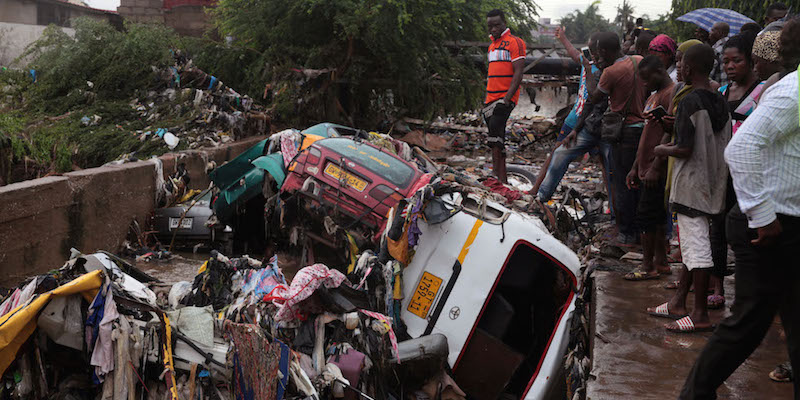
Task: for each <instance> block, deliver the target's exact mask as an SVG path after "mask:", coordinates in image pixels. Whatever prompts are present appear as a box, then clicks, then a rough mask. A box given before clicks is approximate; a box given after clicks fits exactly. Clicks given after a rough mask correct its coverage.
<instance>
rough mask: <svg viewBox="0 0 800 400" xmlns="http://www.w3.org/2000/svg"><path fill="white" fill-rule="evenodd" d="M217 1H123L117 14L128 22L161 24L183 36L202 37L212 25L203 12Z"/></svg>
mask: <svg viewBox="0 0 800 400" xmlns="http://www.w3.org/2000/svg"><path fill="white" fill-rule="evenodd" d="M216 3H217V1H216V0H121V1H120V6H119V8H117V12H119V14H120V15H121V16H122V17H123V18H125V19H126V20H129V21H132V22H139V23H161V24H165V25H167V26H169V27H171V28H172V29H175V31H176V32H178V33H179V34H181V35H186V36H201V35H202V34H203V33H204V32H205V31H206V29H207V28H208V27H209V25H210V23H209V20H208V16H207V15H206V14H205V11H204V10H203V9H204V8H205V7H213V6H214V5H216Z"/></svg>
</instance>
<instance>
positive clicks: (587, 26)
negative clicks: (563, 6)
mask: <svg viewBox="0 0 800 400" xmlns="http://www.w3.org/2000/svg"><path fill="white" fill-rule="evenodd" d="M599 8H600V2H599V1H595V2H594V3H592V4H589V6H587V7H586V10H584V11H581V10H575V11H573V12H571V13H569V14H567V15H566V16H565V17H564V18H561V26H563V27H564V31H565V32H566V34H567V38H569V40H570V41H572V42H575V43H586V42H588V41H589V36H591V35H592V33H594V32H603V31H611V30H613V29H614V27H613V25H612V24H611V21H609V20H608V19H606V18H604V17H603V16H602V15H600V11H599Z"/></svg>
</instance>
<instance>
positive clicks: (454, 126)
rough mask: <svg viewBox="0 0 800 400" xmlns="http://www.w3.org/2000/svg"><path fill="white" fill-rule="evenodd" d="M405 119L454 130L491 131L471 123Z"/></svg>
mask: <svg viewBox="0 0 800 400" xmlns="http://www.w3.org/2000/svg"><path fill="white" fill-rule="evenodd" d="M403 121H404V122H406V123H408V124H412V125H420V126H424V127H430V128H436V129H454V130H457V131H468V132H481V133H489V128H487V127H485V126H469V125H459V124H448V123H446V122H428V121H423V120H421V119H416V118H403Z"/></svg>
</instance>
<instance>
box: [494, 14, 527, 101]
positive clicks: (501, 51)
mask: <svg viewBox="0 0 800 400" xmlns="http://www.w3.org/2000/svg"><path fill="white" fill-rule="evenodd" d="M488 56H489V79H488V82H487V83H486V101H485V103H486V104H489V103H491V102H493V101H497V100H500V99H502V98H503V97H505V95H506V93H507V92H508V89H509V88H510V87H511V79H512V78H513V77H514V67H513V65H512V64H511V63H513V62H514V61H517V60H520V59H525V41H524V40H522V39H520V38H518V37H516V36H514V35H512V34H511V30H509V29H506V30H505V31H504V32H503V34H502V35H500V38H499V39H495V38H493V37H492V44H490V45H489V54H488ZM517 100H519V89H517V92H516V93H514V97H513V98H512V99H511V101H513V102H514V104H516V103H517Z"/></svg>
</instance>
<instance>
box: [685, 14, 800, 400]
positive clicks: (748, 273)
mask: <svg viewBox="0 0 800 400" xmlns="http://www.w3.org/2000/svg"><path fill="white" fill-rule="evenodd" d="M781 57H782V59H783V62H784V64H785V66H786V68H787V70H788V71H790V72H789V73H788V75H786V76H785V77H784V78H783V79H781V80H780V81H779V82H778V83H776V84H775V85H773V86H771V87H770V88H769V89H767V90H766V91H765V92H764V94H763V95H762V97H761V101H760V102H759V104H758V107H757V108H756V109H755V111H754V112H753V113H752V114H751V115H750V116H749V117H748V118H747V120H746V121H745V122H744V123H743V124H742V126H741V127H739V129H738V130H737V131H736V135H734V136H733V139H731V141H730V143H729V144H728V147H727V149H726V150H725V159H726V160H727V162H728V166H729V167H730V172H731V176H732V177H733V186H734V189H735V190H736V196H737V200H738V203H739V204H738V207H734V208H733V210H731V212H730V213H729V214H728V221H727V235H728V242H729V243H730V245H731V248H732V249H733V251H734V253H735V255H736V298H735V300H734V304H733V307H732V308H731V311H732V313H733V314H732V315H731V316H730V317H729V318H727V319H725V320H724V321H723V322H722V323H721V324H720V325H719V327H718V328H717V330H716V331H715V332H714V335H713V336H711V338H710V339H709V340H708V344H706V347H705V348H704V349H703V352H702V353H701V354H700V357H699V358H698V359H697V361H696V362H695V365H694V367H693V368H692V371H691V372H690V373H689V377H688V378H687V380H686V384H685V385H684V387H683V391H682V392H681V396H680V398H682V399H713V398H716V389H717V387H719V386H720V385H721V384H722V383H723V382H724V381H725V380H726V379H727V378H728V377H729V376H730V375H731V374H732V373H733V371H735V370H736V368H738V367H739V365H741V364H742V363H743V362H744V361H745V360H746V359H747V358H748V357H749V356H750V354H752V353H753V351H754V350H755V349H756V348H757V347H758V345H759V344H760V343H761V341H762V340H763V339H764V336H765V335H766V333H767V331H768V330H769V328H770V326H771V325H772V321H773V319H774V318H775V314H777V313H779V314H780V316H781V322H782V323H783V326H784V330H785V331H786V344H787V346H788V348H789V359H790V360H791V363H792V365H800V312H798V311H799V310H800V265H798V261H797V258H798V254H797V250H798V249H800V121H798V100H799V99H798V97H800V95H799V94H798V80H800V70H799V69H798V64H799V63H800V20H798V19H795V20H792V21H790V22H788V23H787V24H786V25H785V26H784V28H783V31H782V33H781ZM799 381H800V380H798V379H795V380H794V395H795V398H799V397H800V382H799Z"/></svg>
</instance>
